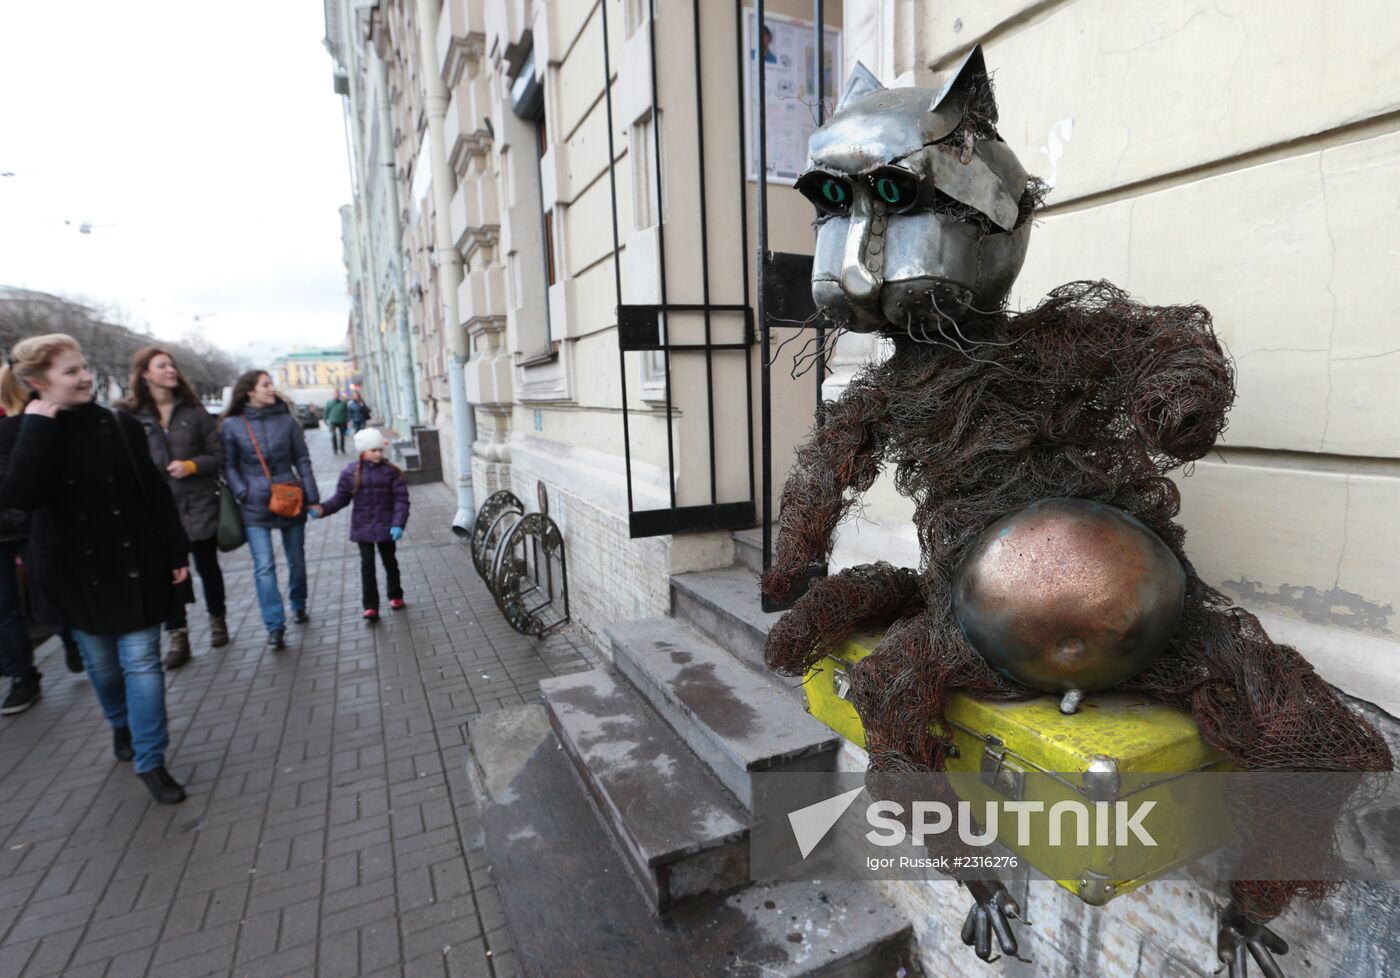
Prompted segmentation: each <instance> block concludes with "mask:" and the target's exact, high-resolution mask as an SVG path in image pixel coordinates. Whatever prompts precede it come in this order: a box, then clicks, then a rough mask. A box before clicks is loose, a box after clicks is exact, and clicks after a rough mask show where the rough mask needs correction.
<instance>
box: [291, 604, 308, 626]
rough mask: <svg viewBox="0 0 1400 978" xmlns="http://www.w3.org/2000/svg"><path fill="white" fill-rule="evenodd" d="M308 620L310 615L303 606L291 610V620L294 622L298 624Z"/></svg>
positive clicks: (303, 623)
mask: <svg viewBox="0 0 1400 978" xmlns="http://www.w3.org/2000/svg"><path fill="white" fill-rule="evenodd" d="M310 620H311V616H310V615H308V614H307V613H306V609H305V608H298V609H297V610H296V611H294V612H292V621H294V622H296V623H297V624H298V625H305V624H306V623H307V622H309V621H310Z"/></svg>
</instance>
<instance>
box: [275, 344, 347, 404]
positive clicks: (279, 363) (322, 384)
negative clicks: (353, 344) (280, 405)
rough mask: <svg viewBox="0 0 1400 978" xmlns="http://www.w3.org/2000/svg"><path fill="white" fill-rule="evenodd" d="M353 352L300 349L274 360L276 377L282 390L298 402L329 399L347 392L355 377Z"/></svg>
mask: <svg viewBox="0 0 1400 978" xmlns="http://www.w3.org/2000/svg"><path fill="white" fill-rule="evenodd" d="M354 374H355V370H354V364H353V363H352V362H351V360H350V351H349V350H347V349H344V348H343V347H340V348H334V349H315V350H297V351H296V352H295V353H288V354H286V355H284V356H280V357H278V358H277V359H275V360H273V361H272V377H273V380H274V381H275V382H276V384H277V388H278V390H281V391H282V392H284V393H285V394H287V396H289V397H290V398H291V399H292V400H294V401H298V402H310V401H316V400H318V399H321V398H329V397H330V396H331V394H333V393H334V392H335V391H341V392H342V393H347V392H348V391H349V388H350V384H351V382H352V379H353V378H354Z"/></svg>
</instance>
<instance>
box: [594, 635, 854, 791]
mask: <svg viewBox="0 0 1400 978" xmlns="http://www.w3.org/2000/svg"><path fill="white" fill-rule="evenodd" d="M607 635H608V640H609V642H610V643H611V645H612V648H613V653H614V664H615V665H616V667H617V668H618V670H619V671H620V672H621V673H622V675H624V676H625V677H626V678H627V680H628V681H629V682H630V683H631V684H632V686H633V687H634V688H635V689H636V690H637V691H638V692H640V693H641V694H642V696H644V697H645V698H646V700H647V702H648V703H649V704H650V705H651V707H652V708H653V709H654V710H655V711H656V712H657V713H658V714H660V715H661V716H662V717H663V718H665V720H666V721H667V722H668V723H669V724H670V725H671V727H672V728H673V729H674V730H675V731H676V733H677V734H679V735H680V737H681V739H682V740H684V741H685V744H686V746H687V747H689V748H690V750H691V751H692V752H693V753H695V755H696V756H698V757H699V758H700V760H701V761H702V762H704V764H705V765H706V766H707V767H708V768H709V769H710V770H711V771H712V772H713V773H714V775H715V777H717V778H718V779H719V780H720V782H722V783H723V784H724V786H725V787H726V788H728V789H729V790H730V792H732V793H733V795H734V796H735V797H736V798H737V799H738V800H739V802H740V804H742V805H743V806H744V807H745V809H746V810H748V811H749V812H753V811H754V810H755V809H754V775H755V774H759V773H762V772H767V771H784V772H796V771H831V770H833V769H834V767H835V763H836V752H837V750H838V749H839V747H840V738H839V737H837V736H836V735H835V734H834V733H832V731H831V730H830V728H828V727H826V726H825V725H824V724H821V723H818V722H817V721H816V720H813V719H812V718H811V717H810V716H808V715H807V712H806V711H805V710H804V709H803V708H802V706H801V704H800V703H799V702H798V701H797V700H796V699H795V698H794V697H793V695H792V694H791V692H790V691H789V690H787V689H784V688H782V686H781V683H782V682H783V680H782V679H780V678H778V677H771V678H770V677H768V676H765V675H762V674H760V673H758V672H757V671H755V670H754V669H752V668H750V667H749V666H747V665H745V664H744V663H742V662H740V661H739V660H738V659H736V658H735V657H734V656H732V655H730V654H729V653H728V652H725V651H724V650H723V649H721V648H719V647H718V646H716V645H715V644H714V643H713V642H711V641H709V640H708V639H707V638H706V637H705V636H703V635H701V634H699V633H697V632H696V631H694V630H693V629H691V628H689V627H687V626H686V625H684V624H682V623H681V622H678V621H676V620H675V619H673V618H648V619H645V620H643V621H636V622H628V623H626V624H621V625H614V626H612V627H610V628H609V629H608V630H607Z"/></svg>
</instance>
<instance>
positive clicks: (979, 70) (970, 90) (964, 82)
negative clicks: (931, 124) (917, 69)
mask: <svg viewBox="0 0 1400 978" xmlns="http://www.w3.org/2000/svg"><path fill="white" fill-rule="evenodd" d="M990 94H991V87H990V86H989V85H988V84H987V60H986V59H985V58H984V57H983V56H982V45H980V44H978V45H975V46H974V47H973V48H972V50H971V51H969V52H967V56H966V57H964V58H963V59H962V61H961V62H960V63H959V64H958V66H957V67H956V68H954V69H953V70H952V71H950V72H948V79H947V80H946V81H945V82H944V83H943V87H942V88H940V89H939V90H938V94H937V95H935V96H934V97H933V102H932V103H931V104H930V105H929V107H928V110H929V111H930V112H932V111H934V110H935V109H937V108H938V107H939V106H941V105H943V104H944V103H949V104H950V105H951V104H952V103H954V102H960V103H962V104H961V110H960V112H959V115H961V114H962V113H963V112H966V111H967V107H968V105H969V104H970V103H971V101H972V100H973V98H975V97H979V96H980V97H983V98H986V99H987V102H988V104H987V105H986V106H985V107H984V108H983V114H984V115H986V116H987V121H988V122H990V123H991V124H992V125H996V122H997V106H996V102H995V101H994V100H992V99H991V98H990V97H989V96H990Z"/></svg>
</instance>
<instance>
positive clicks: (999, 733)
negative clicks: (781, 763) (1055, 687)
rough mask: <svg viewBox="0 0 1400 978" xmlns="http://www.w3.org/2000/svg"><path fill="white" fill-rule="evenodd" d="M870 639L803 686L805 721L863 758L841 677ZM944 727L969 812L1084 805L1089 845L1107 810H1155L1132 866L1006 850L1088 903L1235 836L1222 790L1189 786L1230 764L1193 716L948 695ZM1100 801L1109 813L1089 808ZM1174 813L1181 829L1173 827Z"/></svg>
mask: <svg viewBox="0 0 1400 978" xmlns="http://www.w3.org/2000/svg"><path fill="white" fill-rule="evenodd" d="M880 638H881V633H878V632H866V633H859V634H856V635H853V636H852V637H850V638H849V639H847V640H846V641H845V642H844V643H843V644H842V645H840V646H839V647H838V648H837V649H836V650H835V651H834V652H833V653H832V654H831V655H830V656H828V657H827V658H826V659H824V660H823V661H821V662H819V663H817V664H816V665H815V666H813V667H812V669H811V671H809V672H808V674H807V676H806V680H805V684H804V688H805V690H806V695H807V709H808V710H809V712H810V713H811V714H812V715H813V716H814V717H816V718H817V719H818V720H821V721H822V722H823V723H825V724H826V725H827V726H829V727H831V728H832V729H833V730H835V731H836V732H837V733H839V734H840V735H841V736H843V737H845V738H846V739H847V740H850V741H851V742H853V743H855V744H856V745H858V746H860V747H862V748H863V747H865V727H864V725H863V724H862V722H861V719H860V717H859V716H858V715H857V714H856V711H855V707H854V706H852V705H851V703H850V701H849V699H848V698H847V695H848V692H849V687H850V683H849V673H848V670H849V668H850V667H851V666H852V665H853V664H854V663H856V662H859V661H860V660H861V659H863V658H865V656H867V655H869V654H870V652H871V650H872V649H873V648H874V647H875V644H876V643H877V642H878V641H879V640H880ZM946 717H947V721H948V724H949V726H950V727H951V728H952V737H953V743H954V745H955V746H956V749H957V750H956V756H954V757H952V758H951V759H950V760H949V762H948V770H949V772H952V773H958V774H969V775H977V777H975V778H972V777H965V778H959V779H957V781H956V783H955V787H956V788H957V790H958V791H959V793H960V795H961V796H962V797H963V798H964V799H965V800H967V801H970V802H972V803H973V805H974V810H981V809H980V806H981V804H982V803H983V802H986V801H1004V800H1006V799H1015V800H1034V801H1042V802H1044V803H1045V807H1046V809H1047V810H1049V809H1050V808H1051V807H1052V806H1053V805H1054V804H1055V803H1056V802H1059V801H1065V800H1081V801H1085V802H1088V803H1090V809H1091V811H1092V812H1093V813H1094V814H1093V816H1092V819H1093V820H1094V821H1093V822H1091V827H1090V838H1091V839H1093V840H1095V841H1098V840H1099V839H1100V838H1102V837H1101V836H1100V835H1099V834H1098V833H1099V827H1098V825H1097V824H1096V820H1097V819H1098V818H1104V817H1107V818H1109V819H1113V818H1115V817H1118V813H1119V811H1120V810H1119V809H1118V808H1117V806H1116V805H1114V804H1113V803H1116V802H1118V801H1128V802H1130V803H1131V804H1133V805H1134V806H1136V805H1139V804H1140V803H1142V802H1144V801H1149V800H1150V801H1154V802H1155V803H1156V805H1155V806H1154V809H1153V810H1154V811H1155V812H1156V813H1157V814H1156V815H1155V816H1154V825H1156V826H1157V828H1156V829H1155V830H1154V836H1155V841H1156V843H1157V845H1156V847H1155V848H1154V849H1153V850H1152V851H1150V852H1148V853H1144V852H1143V851H1141V850H1139V851H1136V852H1134V853H1133V855H1132V856H1131V858H1130V857H1128V856H1125V855H1124V853H1125V851H1126V850H1124V849H1119V848H1117V847H1114V846H1103V847H1090V848H1088V849H1084V848H1073V847H1071V848H1069V849H1066V848H1065V847H1061V846H1052V845H1050V844H1049V840H1048V838H1046V836H1045V831H1043V826H1042V830H1041V831H1037V832H1034V833H1033V834H1032V835H1031V837H1030V839H1029V845H1026V846H1017V845H1014V844H1008V846H1007V848H1009V849H1010V850H1011V851H1013V852H1015V853H1016V854H1017V855H1018V856H1020V857H1021V858H1023V859H1025V860H1026V861H1027V862H1029V863H1030V864H1031V865H1032V866H1034V867H1035V868H1036V869H1037V870H1039V871H1040V872H1042V873H1044V874H1045V875H1046V876H1048V877H1050V878H1051V879H1053V880H1055V881H1057V882H1058V883H1059V884H1060V885H1061V886H1063V887H1065V888H1066V889H1068V890H1070V891H1071V892H1073V893H1074V894H1076V895H1077V896H1079V898H1080V899H1082V900H1084V901H1085V902H1086V903H1090V904H1094V905H1102V904H1104V903H1107V902H1108V901H1109V900H1111V899H1113V897H1115V896H1118V895H1120V894H1122V893H1126V892H1128V891H1129V890H1132V889H1134V888H1136V887H1138V886H1141V885H1142V884H1144V883H1146V882H1148V881H1150V880H1151V879H1154V878H1156V877H1157V876H1160V875H1162V874H1164V873H1166V872H1169V871H1170V870H1172V869H1173V868H1175V867H1177V866H1180V865H1181V864H1183V863H1185V862H1188V861H1190V860H1192V859H1194V858H1196V857H1197V856H1199V855H1201V854H1203V853H1205V852H1207V851H1209V850H1211V849H1214V848H1217V847H1218V846H1220V845H1221V844H1223V843H1225V842H1227V841H1228V840H1229V839H1230V838H1231V836H1232V834H1233V829H1232V827H1231V821H1230V817H1229V813H1228V811H1227V809H1226V807H1225V802H1224V798H1223V796H1222V795H1221V791H1220V788H1221V786H1220V784H1219V782H1220V780H1221V779H1218V778H1210V777H1193V775H1196V774H1198V773H1201V772H1217V771H1226V770H1229V769H1230V767H1231V761H1230V759H1229V757H1227V756H1226V755H1224V754H1222V753H1220V752H1219V751H1217V750H1215V749H1214V748H1212V747H1210V746H1209V745H1208V744H1207V743H1206V742H1205V741H1204V740H1203V739H1202V738H1201V736H1200V733H1199V732H1198V731H1197V728H1196V724H1195V721H1194V720H1192V718H1191V716H1190V715H1189V714H1188V713H1186V712H1185V711H1183V710H1180V709H1178V708H1176V707H1173V706H1170V705H1167V704H1164V703H1159V702H1157V701H1155V700H1151V699H1148V698H1147V697H1144V696H1137V695H1131V694H1105V693H1098V694H1094V695H1091V696H1090V697H1089V698H1088V699H1086V700H1085V702H1084V704H1083V705H1082V706H1081V707H1080V710H1079V712H1078V713H1075V714H1072V715H1069V716H1066V715H1064V714H1062V713H1060V710H1059V698H1058V697H1054V696H1042V697H1039V698H1037V699H1032V700H1026V701H1023V702H1019V703H1001V702H993V701H986V700H979V699H976V698H974V697H972V696H969V695H967V694H965V693H955V694H954V695H953V696H952V697H951V699H950V701H949V704H948V709H947V712H946ZM1099 801H1107V802H1109V803H1110V805H1109V806H1108V808H1104V807H1102V806H1094V805H1092V803H1093V802H1099ZM1174 812H1179V813H1180V814H1181V817H1180V818H1173V817H1171V816H1172V813H1174ZM1163 814H1165V815H1166V817H1165V818H1164V817H1162V816H1163ZM1104 831H1106V832H1108V835H1107V836H1106V837H1107V838H1114V837H1115V832H1114V831H1113V830H1112V827H1110V828H1107V829H1105V830H1104ZM1006 835H1010V834H1009V833H1006V834H1004V836H1006ZM1011 841H1012V842H1014V841H1016V840H1015V839H1014V838H1013V839H1012V840H1011ZM1128 864H1131V866H1129V865H1128Z"/></svg>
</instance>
